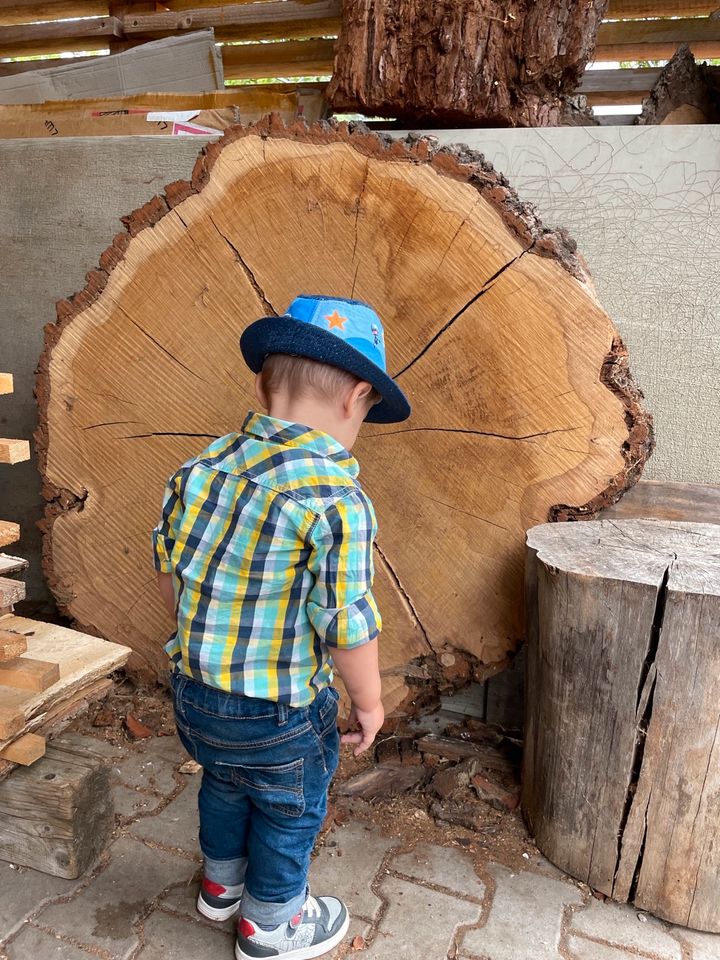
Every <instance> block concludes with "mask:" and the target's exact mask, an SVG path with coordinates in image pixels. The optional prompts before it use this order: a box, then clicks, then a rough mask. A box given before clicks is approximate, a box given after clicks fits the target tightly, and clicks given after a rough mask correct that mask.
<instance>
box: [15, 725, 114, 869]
mask: <svg viewBox="0 0 720 960" xmlns="http://www.w3.org/2000/svg"><path fill="white" fill-rule="evenodd" d="M108 766H109V765H108V761H107V760H105V759H104V758H103V757H101V756H100V755H99V754H95V753H93V752H92V751H91V750H89V749H88V747H87V745H86V744H85V743H82V742H77V740H76V739H75V738H73V737H71V736H67V737H66V738H61V739H59V740H55V741H54V742H53V743H51V744H50V745H49V746H48V747H47V752H46V754H45V756H44V757H43V758H42V759H41V760H38V761H37V762H36V763H34V764H33V765H32V766H30V767H25V768H22V769H18V770H16V771H15V772H14V774H13V775H12V777H8V778H7V779H6V780H3V781H2V782H1V783H0V806H1V807H2V811H3V816H2V821H1V822H0V857H1V858H2V859H4V860H10V861H11V862H12V863H17V864H20V865H21V866H25V867H32V868H33V869H34V870H41V871H42V872H43V873H49V874H51V875H52V876H55V877H65V878H67V879H69V880H74V879H76V878H77V877H79V876H81V875H82V874H83V873H84V872H85V871H86V870H87V869H88V868H89V867H91V866H92V865H93V864H94V863H95V861H96V860H97V859H98V857H99V856H100V854H101V853H102V851H103V850H104V849H105V845H106V844H107V842H108V840H109V839H110V834H111V833H112V829H113V825H114V815H113V814H114V809H113V801H112V794H111V790H110V773H109V769H108Z"/></svg>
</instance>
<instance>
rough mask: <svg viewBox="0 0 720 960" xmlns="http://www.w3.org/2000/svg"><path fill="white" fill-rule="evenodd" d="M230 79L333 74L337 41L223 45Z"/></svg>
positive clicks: (223, 56)
mask: <svg viewBox="0 0 720 960" xmlns="http://www.w3.org/2000/svg"><path fill="white" fill-rule="evenodd" d="M221 52H222V58H223V70H224V72H225V79H226V80H246V79H252V78H254V77H293V76H296V77H297V76H309V75H316V74H330V73H332V69H333V63H334V59H335V41H334V40H288V41H287V42H286V43H257V44H255V43H253V44H238V45H237V46H232V45H228V44H225V45H224V46H222V47H221Z"/></svg>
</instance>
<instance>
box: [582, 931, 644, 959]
mask: <svg viewBox="0 0 720 960" xmlns="http://www.w3.org/2000/svg"><path fill="white" fill-rule="evenodd" d="M567 949H568V954H569V956H570V957H572V960H626V958H628V957H630V956H632V957H633V958H635V957H637V956H638V955H637V954H636V953H633V954H629V953H627V952H626V951H625V950H618V949H616V948H615V947H609V946H608V945H607V944H605V943H595V942H594V941H593V940H583V939H582V937H568V940H567ZM640 956H647V954H641V955H640Z"/></svg>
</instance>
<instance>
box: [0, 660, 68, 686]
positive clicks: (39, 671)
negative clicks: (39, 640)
mask: <svg viewBox="0 0 720 960" xmlns="http://www.w3.org/2000/svg"><path fill="white" fill-rule="evenodd" d="M59 679H60V667H59V666H58V665H57V663H50V662H48V661H46V660H33V659H32V658H31V657H25V656H21V657H17V658H16V659H15V660H7V661H5V662H3V663H0V686H3V687H14V688H15V689H17V690H31V691H32V692H33V693H42V691H43V690H47V688H48V687H51V686H52V685H53V684H54V683H57V682H58V680H59Z"/></svg>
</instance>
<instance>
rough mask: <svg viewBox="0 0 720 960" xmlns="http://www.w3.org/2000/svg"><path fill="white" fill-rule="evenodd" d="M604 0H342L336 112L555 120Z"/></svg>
mask: <svg viewBox="0 0 720 960" xmlns="http://www.w3.org/2000/svg"><path fill="white" fill-rule="evenodd" d="M606 9H607V0H588V2H584V3H582V4H579V3H576V2H574V0H561V2H556V0H509V2H502V3H501V2H500V0H466V2H464V3H457V2H456V0H344V2H343V20H342V28H341V31H340V37H339V40H338V47H337V55H336V58H335V69H334V72H333V77H332V80H331V82H330V86H329V88H328V99H329V102H330V103H331V104H332V106H333V107H334V108H335V109H336V110H359V111H361V112H363V113H366V114H369V115H378V116H385V117H395V118H397V119H399V120H403V121H407V122H413V123H429V122H437V121H441V122H443V123H445V124H447V125H463V124H468V125H474V126H476V125H478V124H481V125H484V124H486V125H488V126H530V127H544V126H556V125H558V124H559V123H560V118H561V115H562V110H563V94H572V93H573V91H574V90H575V87H576V86H577V84H578V82H579V80H580V77H581V75H582V72H583V70H584V68H585V65H586V64H587V62H588V60H589V59H590V57H591V56H592V53H593V50H594V47H595V35H596V32H597V28H598V26H599V24H600V22H601V20H602V18H603V16H604V14H605V11H606Z"/></svg>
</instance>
